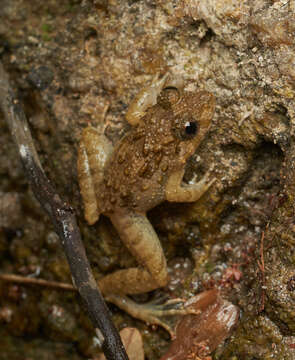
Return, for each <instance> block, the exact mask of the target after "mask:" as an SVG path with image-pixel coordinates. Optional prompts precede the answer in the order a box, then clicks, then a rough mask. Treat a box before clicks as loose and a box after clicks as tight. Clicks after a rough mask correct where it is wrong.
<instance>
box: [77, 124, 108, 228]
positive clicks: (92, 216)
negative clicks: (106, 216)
mask: <svg viewBox="0 0 295 360" xmlns="http://www.w3.org/2000/svg"><path fill="white" fill-rule="evenodd" d="M112 150H113V146H112V144H111V142H110V141H109V140H108V139H107V138H106V137H105V135H104V134H103V133H101V132H100V131H98V130H97V129H95V128H93V127H87V128H86V129H84V131H83V133H82V137H81V141H80V145H79V149H78V161H77V169H78V178H79V185H80V190H81V195H82V199H83V203H84V212H85V219H86V220H87V222H88V223H89V224H94V223H95V222H96V221H97V220H98V217H99V213H100V211H99V205H98V204H97V201H96V193H95V190H96V189H97V187H98V186H99V184H100V183H101V182H102V180H103V171H104V166H105V163H106V161H107V159H108V158H109V156H110V155H111V153H112Z"/></svg>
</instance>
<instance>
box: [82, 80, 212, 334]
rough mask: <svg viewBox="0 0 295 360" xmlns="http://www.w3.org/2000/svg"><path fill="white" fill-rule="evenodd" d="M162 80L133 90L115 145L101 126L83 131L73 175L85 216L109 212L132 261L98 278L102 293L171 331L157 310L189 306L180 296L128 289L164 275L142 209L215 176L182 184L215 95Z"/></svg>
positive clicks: (192, 192)
mask: <svg viewBox="0 0 295 360" xmlns="http://www.w3.org/2000/svg"><path fill="white" fill-rule="evenodd" d="M166 82H167V75H166V76H164V77H162V78H161V79H158V77H156V78H155V79H154V80H153V82H152V84H151V85H149V86H148V87H146V88H144V89H143V90H142V91H141V92H140V93H139V94H138V96H137V97H136V98H135V100H134V101H133V102H132V104H131V105H130V107H129V110H128V112H127V115H126V118H127V121H128V122H129V124H131V125H132V128H131V130H130V131H129V132H128V133H127V134H126V135H125V136H124V137H123V138H122V139H121V140H120V141H119V142H118V144H117V145H116V146H115V147H114V148H113V146H112V144H111V143H110V141H109V140H108V139H107V138H106V137H105V135H104V134H103V131H99V130H97V129H95V128H93V127H88V128H86V129H85V130H84V131H83V134H82V140H81V143H80V147H79V153H78V176H79V184H80V189H81V194H82V198H83V202H84V208H85V218H86V220H87V222H88V223H89V224H94V223H95V222H96V221H97V220H98V218H99V215H100V214H104V215H106V216H107V217H109V218H110V220H111V222H112V223H113V225H114V226H115V228H116V230H117V231H118V233H119V235H120V238H121V240H122V241H123V242H124V244H125V245H126V247H127V248H128V250H129V251H130V253H131V254H132V255H133V256H135V258H136V260H137V262H138V267H135V268H129V269H125V270H119V271H116V272H114V273H112V274H110V275H107V276H105V277H103V278H102V279H101V280H99V287H100V289H101V291H102V293H103V294H104V295H105V297H106V300H107V301H110V302H113V303H115V304H116V305H118V306H119V307H120V308H122V309H124V310H125V311H127V312H128V313H130V314H131V315H132V316H134V317H136V318H140V319H142V320H144V321H147V322H149V323H153V324H159V325H161V326H163V327H164V328H166V329H167V330H168V331H169V332H170V334H172V331H171V329H170V327H169V325H168V324H167V323H165V322H163V321H162V320H160V319H159V317H161V316H166V315H174V314H184V313H187V312H188V310H185V309H183V308H179V301H177V300H176V301H175V304H173V300H172V301H170V302H169V301H168V302H167V303H166V304H162V305H154V306H151V305H150V304H144V305H142V304H136V303H135V302H133V301H132V300H131V299H129V298H128V297H127V296H126V295H127V294H138V293H144V292H147V291H151V290H154V289H156V288H159V287H163V286H165V285H166V284H167V282H168V274H167V265H166V259H165V256H164V253H163V249H162V247H161V244H160V242H159V239H158V236H157V234H156V233H155V231H154V229H153V227H152V225H151V224H150V222H149V220H148V219H147V217H146V212H147V211H148V210H150V209H152V208H153V207H155V206H156V205H158V204H160V203H161V202H163V201H165V200H168V201H172V202H193V201H197V200H198V199H199V198H200V197H201V196H202V195H203V194H204V193H205V192H206V191H207V190H208V188H209V187H210V186H211V184H212V183H213V182H214V181H215V179H212V180H211V181H209V173H207V174H206V175H205V176H204V177H203V179H202V180H200V181H199V182H198V183H196V184H194V185H187V184H183V183H182V178H183V174H184V169H185V164H186V162H187V160H188V158H189V157H190V156H191V155H193V154H194V152H195V150H196V149H197V148H198V146H199V144H200V142H201V141H202V139H203V138H204V136H205V135H206V133H207V131H208V129H209V126H210V123H211V119H212V117H213V114H214V108H215V99H214V96H213V95H212V94H210V93H208V92H206V91H197V92H184V91H182V90H179V89H177V88H172V87H167V88H165V85H166ZM173 305H175V306H173Z"/></svg>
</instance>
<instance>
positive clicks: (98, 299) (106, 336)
mask: <svg viewBox="0 0 295 360" xmlns="http://www.w3.org/2000/svg"><path fill="white" fill-rule="evenodd" d="M0 107H1V109H2V111H3V114H4V117H5V119H6V122H7V125H8V127H9V129H10V132H11V134H12V136H13V138H14V140H15V143H16V145H17V147H18V150H19V154H20V157H21V160H22V163H23V166H24V168H25V172H26V175H27V179H28V181H29V183H30V185H31V187H32V189H33V192H34V194H35V196H36V198H37V199H38V200H39V202H40V204H41V205H42V207H43V209H44V210H45V211H46V212H47V214H48V215H49V216H50V218H51V220H52V222H53V225H54V228H55V231H56V233H57V234H58V235H59V238H60V239H61V242H62V245H63V248H64V251H65V253H66V256H67V259H68V262H69V265H70V269H71V273H72V276H73V281H74V285H75V286H76V287H77V289H78V291H79V293H80V295H81V297H82V298H83V300H84V301H85V303H86V306H87V310H88V312H89V315H90V318H91V320H92V322H93V325H94V327H95V328H96V329H99V330H100V331H101V334H102V335H101V336H100V337H101V341H102V349H103V352H104V354H105V356H106V358H107V359H108V360H127V359H128V357H127V355H126V352H125V349H124V347H123V345H122V342H121V339H120V336H119V334H118V332H117V330H116V328H115V327H114V325H113V323H112V321H111V318H110V314H109V311H108V308H107V306H106V304H105V302H104V300H103V297H102V295H101V293H100V291H99V289H98V287H97V284H96V281H95V279H94V277H93V274H92V272H91V268H90V264H89V262H88V259H87V257H86V253H85V249H84V246H83V243H82V240H81V235H80V231H79V228H78V226H77V222H76V217H75V214H74V211H73V209H72V207H71V206H70V205H69V204H67V203H66V202H64V201H62V200H61V198H60V197H59V195H58V194H57V192H56V190H55V189H54V187H53V186H52V184H51V183H50V182H49V180H48V178H47V177H46V175H45V173H44V170H43V168H42V166H41V164H40V161H39V158H38V155H37V152H36V150H35V147H34V143H33V140H32V137H31V133H30V130H29V127H28V124H27V120H26V116H25V114H24V111H23V107H22V105H21V104H20V102H19V100H18V99H17V98H16V95H15V92H14V91H13V89H12V87H11V86H10V82H9V77H8V75H7V73H6V72H5V70H4V68H3V65H2V64H1V63H0ZM97 333H98V334H100V332H99V331H97Z"/></svg>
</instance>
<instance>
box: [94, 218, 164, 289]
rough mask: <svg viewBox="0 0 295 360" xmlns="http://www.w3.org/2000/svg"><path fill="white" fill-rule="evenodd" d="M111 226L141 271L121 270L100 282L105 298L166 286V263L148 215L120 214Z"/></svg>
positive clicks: (133, 269)
mask: <svg viewBox="0 0 295 360" xmlns="http://www.w3.org/2000/svg"><path fill="white" fill-rule="evenodd" d="M110 219H111V221H112V223H113V224H114V226H115V228H116V229H117V230H118V232H119V235H120V238H121V240H122V241H123V242H124V244H125V245H126V246H127V248H128V249H129V251H130V252H131V253H132V255H133V256H134V257H135V258H136V259H137V261H138V263H139V265H141V266H140V267H137V268H129V269H126V270H119V271H116V272H114V273H113V274H110V275H107V276H105V277H104V278H103V279H101V280H100V281H99V286H100V288H101V291H102V292H103V293H104V294H111V293H115V294H139V293H143V292H147V291H151V290H154V289H156V288H158V287H162V286H165V285H166V284H167V281H168V274H167V266H166V259H165V256H164V253H163V250H162V246H161V244H160V241H159V239H158V236H157V234H156V233H155V231H154V229H153V227H152V225H151V224H150V222H149V221H148V219H147V218H146V216H145V215H139V214H128V215H126V214H124V215H122V214H119V215H116V216H112V217H111V218H110Z"/></svg>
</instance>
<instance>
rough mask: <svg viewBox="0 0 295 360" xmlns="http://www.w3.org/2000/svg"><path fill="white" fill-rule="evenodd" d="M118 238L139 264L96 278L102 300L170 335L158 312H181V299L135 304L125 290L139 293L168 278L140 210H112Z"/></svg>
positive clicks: (159, 249) (154, 236) (155, 238)
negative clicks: (138, 211)
mask: <svg viewBox="0 0 295 360" xmlns="http://www.w3.org/2000/svg"><path fill="white" fill-rule="evenodd" d="M110 219H111V221H112V223H113V225H114V226H115V227H116V229H117V230H118V232H119V235H120V238H121V240H122V241H123V242H124V244H125V245H126V247H127V248H128V249H129V251H130V252H131V253H132V255H134V256H135V258H136V259H137V261H138V263H139V265H140V266H139V267H136V268H129V269H125V270H119V271H116V272H114V273H113V274H110V275H107V276H105V277H103V278H102V279H100V280H99V282H98V283H99V287H100V289H101V291H102V293H103V294H104V295H105V297H106V300H107V301H110V302H112V303H114V304H116V305H117V306H118V307H120V308H121V309H122V310H124V311H126V312H128V313H129V314H130V315H131V316H133V317H135V318H138V319H141V320H143V321H145V322H147V323H150V324H157V325H160V326H162V327H164V328H165V329H166V330H167V331H168V332H169V333H170V334H171V335H172V336H173V330H172V329H171V327H170V325H169V324H168V322H167V320H165V321H164V320H160V317H162V316H171V315H184V314H187V313H191V312H192V311H191V310H187V309H183V308H182V306H181V307H179V305H182V303H183V301H175V303H174V304H171V301H170V302H167V303H164V304H162V305H156V304H137V303H135V302H134V301H132V300H131V299H129V298H128V297H127V296H125V295H126V294H139V293H144V292H147V291H151V290H154V289H157V288H159V287H163V286H165V285H166V284H167V282H168V273H167V265H166V259H165V256H164V253H163V249H162V246H161V244H160V241H159V239H158V236H157V234H156V232H155V231H154V229H153V227H152V225H151V224H150V222H149V221H148V219H147V218H146V216H145V215H143V214H130V213H128V214H126V213H124V214H122V213H119V214H117V213H116V214H115V215H112V216H110Z"/></svg>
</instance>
